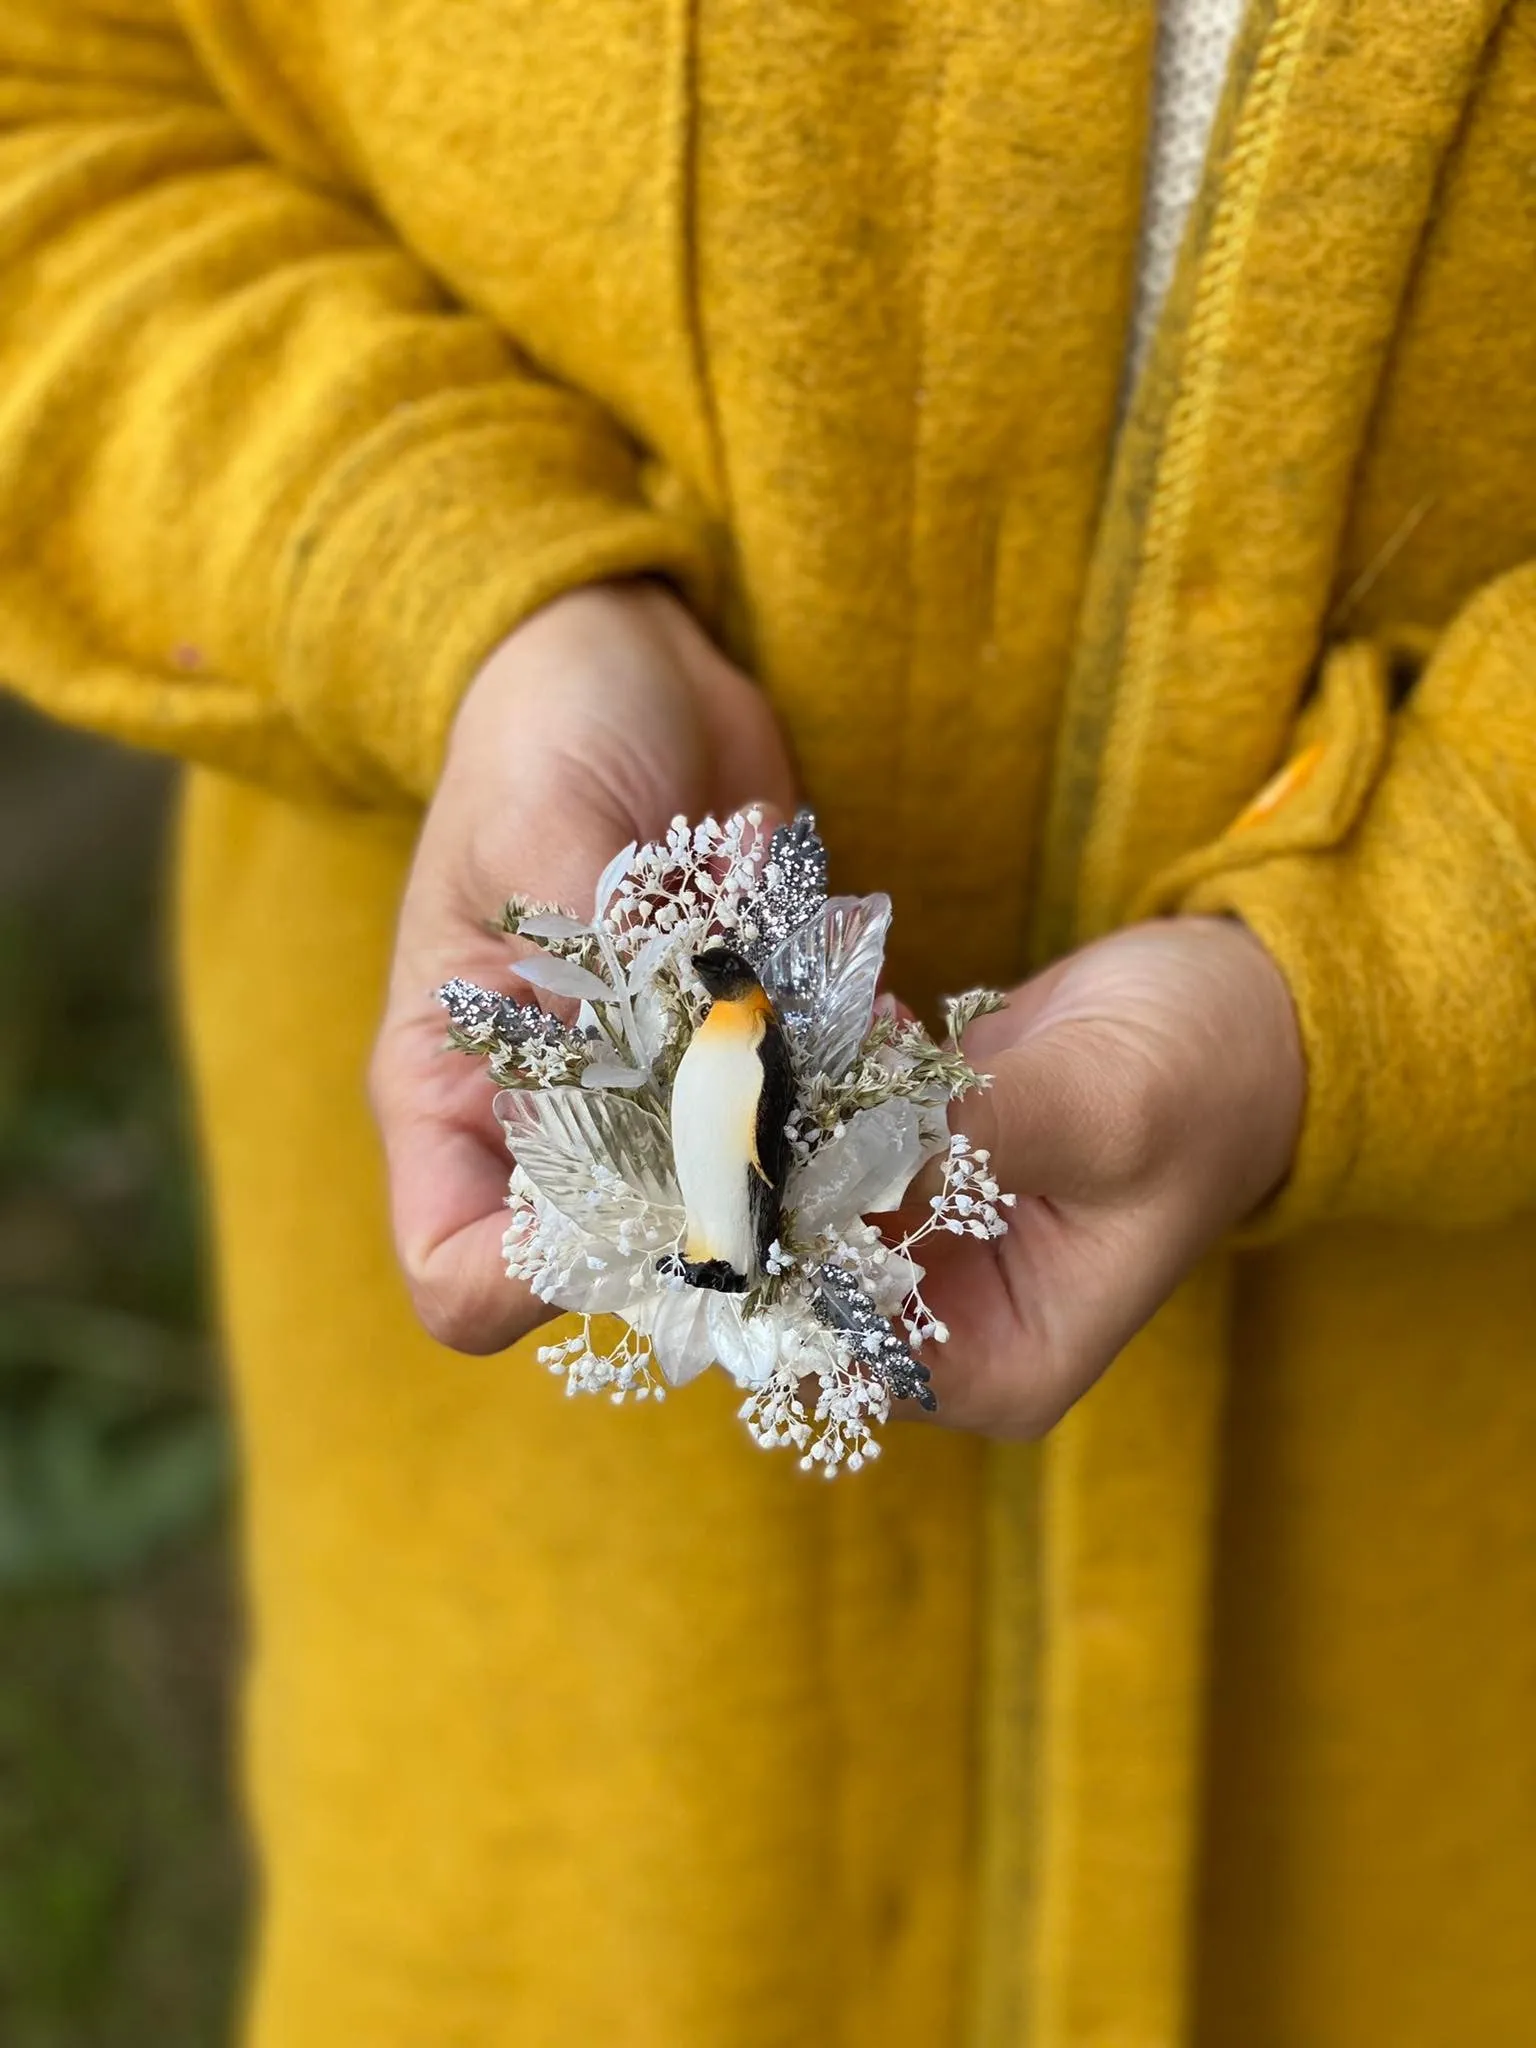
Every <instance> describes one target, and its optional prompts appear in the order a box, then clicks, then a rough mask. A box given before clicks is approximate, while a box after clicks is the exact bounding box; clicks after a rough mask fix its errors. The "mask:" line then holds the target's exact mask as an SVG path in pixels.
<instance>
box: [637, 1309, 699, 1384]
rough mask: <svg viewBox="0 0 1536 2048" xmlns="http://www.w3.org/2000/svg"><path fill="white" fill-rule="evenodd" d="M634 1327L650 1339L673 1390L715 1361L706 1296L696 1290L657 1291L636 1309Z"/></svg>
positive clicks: (663, 1372)
mask: <svg viewBox="0 0 1536 2048" xmlns="http://www.w3.org/2000/svg"><path fill="white" fill-rule="evenodd" d="M635 1327H636V1328H637V1329H638V1330H640V1331H641V1332H642V1334H644V1335H645V1336H648V1337H649V1338H650V1340H651V1349H652V1350H653V1351H654V1352H655V1354H656V1363H657V1365H658V1366H659V1367H660V1368H661V1372H662V1375H663V1377H664V1378H665V1379H666V1380H667V1381H668V1382H669V1383H670V1384H671V1385H672V1386H674V1387H685V1386H687V1384H688V1382H689V1381H690V1380H696V1379H697V1378H698V1376H699V1374H700V1373H701V1372H703V1371H704V1370H705V1369H706V1367H708V1366H711V1365H713V1364H714V1362H715V1341H714V1338H713V1336H712V1335H711V1334H710V1327H709V1297H708V1296H707V1295H706V1293H705V1292H704V1290H703V1289H702V1288H699V1287H678V1288H660V1289H658V1291H657V1292H656V1293H655V1294H654V1295H652V1296H650V1297H648V1298H647V1300H646V1301H645V1302H644V1304H643V1305H641V1306H640V1307H639V1309H638V1312H637V1314H636V1318H635Z"/></svg>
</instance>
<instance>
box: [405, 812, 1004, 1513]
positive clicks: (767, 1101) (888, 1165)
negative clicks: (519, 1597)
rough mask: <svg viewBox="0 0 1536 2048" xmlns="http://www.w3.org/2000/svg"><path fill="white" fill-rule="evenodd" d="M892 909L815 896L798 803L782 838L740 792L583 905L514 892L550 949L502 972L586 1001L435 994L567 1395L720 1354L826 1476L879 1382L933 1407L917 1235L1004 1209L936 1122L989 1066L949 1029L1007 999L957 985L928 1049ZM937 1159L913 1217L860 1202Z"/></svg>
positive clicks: (868, 1425) (885, 1198)
mask: <svg viewBox="0 0 1536 2048" xmlns="http://www.w3.org/2000/svg"><path fill="white" fill-rule="evenodd" d="M890 919H891V905H890V899H889V898H888V897H885V896H857V897H855V896H830V897H829V896H828V894H827V856H826V849H825V848H824V846H823V845H822V842H821V840H820V838H819V837H818V836H817V832H816V824H815V820H814V818H813V817H812V816H811V814H810V812H809V811H802V812H800V814H799V815H798V817H796V818H795V820H794V821H793V823H792V824H788V825H781V826H780V827H778V829H777V830H775V831H774V832H772V834H771V835H770V834H769V833H768V832H766V831H765V830H764V828H763V823H762V819H761V816H760V814H759V813H757V812H755V811H746V812H741V813H738V814H736V815H735V816H733V817H730V818H728V819H726V820H725V821H724V822H720V821H717V820H716V819H714V818H706V819H704V820H703V821H702V823H700V824H697V825H690V824H688V823H687V821H686V820H684V819H682V818H677V819H674V820H673V823H672V826H671V828H670V830H669V831H668V833H667V835H666V837H665V838H664V839H659V840H656V841H654V842H653V843H651V844H650V845H647V846H628V847H626V848H625V849H624V851H623V852H622V853H621V854H619V855H618V856H617V857H616V858H615V859H614V860H613V861H612V862H611V863H610V864H609V866H608V867H607V869H606V870H605V871H604V873H603V875H602V877H601V879H600V880H599V882H598V885H597V892H596V898H595V901H594V904H593V909H592V915H591V917H590V919H588V920H585V921H583V920H582V919H580V918H578V917H576V916H574V915H572V914H571V913H570V912H568V911H566V910H563V909H556V908H553V907H551V906H546V905H542V904H535V903H532V902H528V901H526V900H524V899H522V898H514V899H513V900H512V901H511V902H510V903H509V904H508V905H507V907H506V909H505V911H504V913H503V918H502V923H503V926H504V928H505V930H506V931H507V932H508V933H515V934H516V935H517V936H518V937H519V938H520V939H524V940H532V941H533V942H534V944H535V946H536V947H537V949H538V950H537V951H535V952H534V953H532V954H531V955H529V956H527V957H524V958H522V959H519V960H517V961H515V962H513V963H512V972H513V973H514V974H515V975H516V976H517V977H518V978H519V979H520V980H521V981H522V982H523V983H524V984H525V985H526V986H527V987H528V988H529V989H530V990H532V991H534V992H535V995H536V996H537V995H543V996H552V997H555V998H557V999H561V1000H562V1001H563V1002H564V1003H565V1005H566V1007H567V1008H570V1006H572V1005H575V1006H577V1007H576V1011H575V1018H574V1021H573V1022H566V1021H564V1020H563V1019H562V1018H560V1017H557V1016H555V1015H554V1014H552V1013H551V1012H550V1011H549V1010H547V1009H544V1008H543V1007H541V1006H540V1004H539V1003H538V1002H537V1001H536V1000H535V1001H526V1002H518V1001H515V1000H513V998H511V997H510V996H505V995H500V994H497V993H495V992H494V991H492V990H488V989H482V988H477V987H476V986H475V985H474V984H473V983H470V982H467V981H462V980H454V981H450V982H449V983H448V984H447V986H446V987H445V988H443V989H442V990H441V991H440V996H441V1000H442V1002H443V1004H444V1005H445V1007H446V1008H447V1011H448V1017H449V1026H450V1038H451V1042H452V1044H453V1045H455V1046H456V1047H458V1048H459V1049H460V1050H461V1051H464V1052H469V1053H474V1054H477V1055H479V1056H481V1057H482V1058H484V1059H486V1060H487V1061H488V1062H489V1066H490V1072H491V1076H492V1078H493V1079H494V1080H495V1082H496V1083H497V1084H498V1087H499V1089H500V1093H499V1094H498V1095H497V1096H496V1098H495V1105H494V1107H495V1111H496V1114H497V1116H498V1117H499V1118H500V1121H501V1124H502V1128H503V1130H504V1131H505V1133H506V1140H507V1146H508V1149H509V1151H510V1152H511V1154H512V1156H513V1159H514V1161H515V1164H514V1167H513V1171H512V1177H511V1183H510V1191H509V1193H508V1196H507V1205H508V1207H509V1209H510V1210H511V1221H510V1222H509V1224H508V1227H507V1232H506V1237H505V1239H504V1252H505V1257H506V1265H507V1271H508V1273H509V1274H510V1275H511V1276H512V1277H513V1278H515V1279H518V1280H522V1281H525V1282H526V1283H527V1285H528V1286H529V1287H530V1288H531V1289H532V1290H533V1292H534V1293H535V1294H536V1295H538V1296H539V1298H540V1299H541V1300H543V1301H546V1302H548V1303H549V1304H550V1306H551V1307H552V1308H556V1309H564V1310H570V1311H572V1312H574V1313H575V1314H576V1315H578V1316H579V1317H580V1319H581V1320H580V1326H579V1328H578V1329H577V1331H576V1333H575V1334H574V1335H571V1336H568V1337H565V1338H563V1339H562V1340H560V1341H558V1342H555V1343H550V1344H546V1345H544V1346H543V1347H541V1349H540V1351H539V1357H540V1359H541V1361H543V1362H544V1363H545V1364H546V1365H548V1366H549V1368H550V1370H551V1371H553V1372H555V1373H558V1374H561V1375H562V1376H563V1377H564V1379H565V1385H566V1391H567V1393H570V1394H576V1393H596V1392H606V1393H607V1394H609V1396H610V1397H611V1399H613V1400H614V1401H617V1402H622V1401H624V1400H625V1399H627V1398H628V1396H629V1395H631V1394H633V1395H634V1396H635V1398H636V1399H637V1400H645V1399H647V1398H649V1397H651V1396H654V1397H655V1398H656V1399H657V1400H660V1399H662V1398H663V1397H664V1395H665V1393H666V1390H667V1389H668V1388H669V1387H680V1386H683V1385H686V1384H687V1382H688V1381H690V1380H692V1379H695V1378H696V1377H697V1376H698V1375H699V1374H700V1373H701V1372H703V1371H704V1369H705V1368H706V1367H707V1366H710V1365H718V1366H720V1367H722V1368H723V1369H724V1370H725V1371H726V1372H728V1373H729V1374H730V1375H731V1377H732V1378H733V1379H734V1380H735V1381H736V1383H737V1385H738V1386H739V1387H740V1388H741V1389H742V1390H743V1392H744V1393H745V1395H746V1400H745V1402H744V1404H743V1406H742V1409H741V1415H742V1419H743V1420H744V1421H745V1422H746V1424H747V1427H748V1430H749V1431H750V1433H751V1435H752V1437H753V1438H754V1440H755V1441H756V1442H757V1443H759V1444H760V1445H762V1446H764V1447H765V1448H776V1447H787V1448H792V1449H794V1450H796V1451H797V1452H798V1453H799V1454H800V1462H801V1465H802V1466H803V1467H804V1468H805V1469H807V1470H811V1469H813V1468H815V1467H817V1466H819V1467H820V1468H821V1470H822V1471H823V1472H824V1473H825V1474H826V1475H827V1476H828V1477H831V1475H832V1474H833V1473H834V1472H835V1471H836V1470H837V1469H838V1467H839V1466H841V1465H845V1464H846V1465H847V1467H848V1469H849V1470H850V1471H857V1470H858V1469H859V1467H860V1466H861V1465H862V1464H863V1463H864V1462H865V1460H866V1459H869V1458H873V1457H875V1456H876V1455H877V1454H878V1451H879V1448H880V1447H879V1444H878V1442H877V1441H876V1440H875V1437H874V1430H875V1428H876V1427H877V1426H878V1425H879V1424H881V1423H883V1422H884V1421H885V1420H886V1419H887V1417H888V1416H889V1413H890V1406H891V1403H892V1401H893V1400H915V1401H917V1402H919V1403H920V1404H921V1405H922V1406H923V1407H925V1408H932V1407H934V1406H935V1401H934V1396H933V1393H932V1390H931V1389H930V1387H929V1384H928V1371H927V1368H926V1367H925V1366H924V1365H923V1363H922V1362H921V1359H920V1358H919V1356H918V1352H919V1351H920V1350H921V1348H922V1347H923V1346H924V1345H926V1344H929V1343H943V1342H944V1341H945V1339H946V1338H947V1337H948V1334H949V1333H948V1331H947V1330H946V1329H945V1327H944V1325H943V1324H942V1323H941V1322H939V1321H938V1320H937V1318H936V1317H935V1316H934V1315H933V1314H932V1313H931V1312H930V1310H929V1308H928V1305H927V1303H926V1302H925V1301H924V1299H923V1294H922V1281H923V1268H922V1265H921V1264H920V1262H919V1260H918V1259H917V1258H916V1257H915V1256H914V1253H915V1252H916V1251H917V1250H918V1248H919V1247H920V1246H921V1244H922V1241H923V1240H924V1238H926V1237H929V1236H931V1235H932V1234H934V1233H936V1232H940V1231H949V1232H954V1233H957V1234H960V1235H965V1236H972V1237H980V1238H992V1237H999V1236H1001V1235H1002V1233H1003V1232H1004V1230H1005V1229H1006V1228H1007V1223H1006V1219H1005V1216H1004V1214H1003V1211H1004V1210H1005V1209H1007V1208H1008V1207H1010V1206H1011V1205H1012V1202H1013V1197H1012V1196H1011V1195H1005V1194H1000V1193H999V1192H998V1188H997V1183H996V1181H995V1180H994V1179H993V1178H992V1176H991V1172H990V1170H989V1163H988V1159H987V1155H986V1153H985V1152H981V1151H977V1150H974V1149H973V1148H972V1147H971V1146H970V1144H969V1143H968V1142H967V1140H966V1139H965V1138H964V1137H962V1136H958V1135H955V1136H951V1134H950V1131H949V1122H948V1110H949V1104H950V1103H951V1102H953V1101H955V1100H957V1099H958V1098H959V1097H960V1096H962V1095H964V1094H966V1093H967V1092H968V1091H969V1090H970V1089H972V1088H976V1087H979V1086H982V1085H984V1080H985V1077H984V1076H982V1075H980V1074H978V1073H977V1072H976V1071H975V1069H974V1068H973V1067H971V1065H970V1064H969V1063H968V1061H967V1060H966V1059H965V1057H964V1055H963V1054H962V1053H961V1051H960V1046H959V1041H960V1036H961V1034H962V1033H963V1032H964V1030H965V1029H966V1027H967V1025H968V1024H970V1023H971V1021H972V1020H973V1019H974V1018H976V1017H978V1016H981V1015H983V1014H985V1013H986V1012H988V1011H990V1010H993V1009H996V1008H998V1007H1000V1004H1001V998H1000V997H998V996H995V995H993V994H991V993H990V992H988V991H984V990H977V991H974V992H973V993H971V994H969V995H965V996H958V997H954V998H952V999H951V1000H950V1002H949V1004H948V1005H947V1011H948V1016H947V1022H948V1028H949V1037H948V1041H947V1042H946V1043H945V1044H943V1045H939V1044H936V1043H935V1042H934V1041H933V1040H932V1039H931V1038H930V1037H929V1036H928V1034H927V1033H926V1032H925V1031H924V1030H923V1028H922V1026H921V1025H920V1024H918V1023H916V1022H912V1021H903V1020H901V1019H899V1018H898V1017H897V1016H896V1015H895V1014H890V1013H888V1010H887V1008H886V1007H883V1006H882V1007H880V1008H877V1005H876V1000H875V997H876V989H877V984H878V981H879V976H880V969H881V964H882V961H883V958H884V952H885V935H886V931H887V929H888V927H889V925H890ZM939 1158H942V1161H943V1166H942V1172H941V1184H940V1186H939V1189H938V1192H937V1193H935V1194H933V1195H932V1196H931V1197H930V1199H929V1202H928V1204H927V1210H926V1213H925V1214H923V1215H922V1216H921V1219H920V1220H919V1221H917V1222H915V1223H914V1224H913V1225H912V1226H911V1227H910V1228H907V1229H906V1230H905V1231H904V1232H903V1234H901V1235H900V1236H896V1237H894V1241H892V1240H891V1239H888V1238H887V1237H886V1236H885V1235H882V1233H881V1232H880V1230H878V1229H877V1228H876V1227H875V1226H874V1225H873V1224H872V1223H871V1222H869V1221H868V1218H870V1217H871V1216H879V1215H884V1214H888V1213H889V1212H891V1211H894V1210H896V1209H898V1208H899V1207H900V1206H901V1204H902V1202H903V1200H904V1198H905V1197H906V1196H907V1194H908V1191H909V1190H910V1188H911V1187H912V1183H913V1181H914V1180H915V1178H916V1177H917V1175H918V1173H919V1172H920V1170H921V1169H922V1168H923V1167H924V1166H925V1165H926V1164H927V1163H928V1162H929V1161H930V1160H934V1159H939ZM598 1317H616V1318H618V1319H619V1321H620V1322H621V1323H622V1325H623V1326H624V1327H623V1328H622V1330H621V1331H620V1332H619V1333H618V1334H617V1336H614V1335H613V1325H612V1324H611V1323H609V1324H608V1325H607V1326H606V1327H602V1326H600V1325H599V1324H598V1323H597V1322H596V1321H595V1320H594V1318H598Z"/></svg>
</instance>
